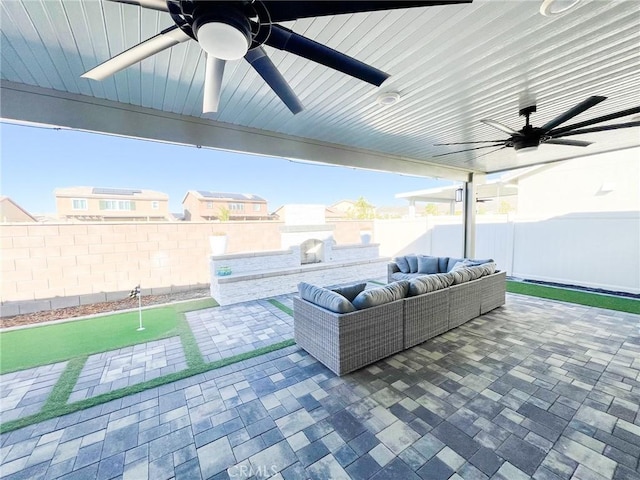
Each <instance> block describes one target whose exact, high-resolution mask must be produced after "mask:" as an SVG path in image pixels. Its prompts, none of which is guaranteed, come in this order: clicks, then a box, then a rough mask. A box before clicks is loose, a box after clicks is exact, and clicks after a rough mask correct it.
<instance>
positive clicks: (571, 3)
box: [540, 0, 580, 17]
mask: <svg viewBox="0 0 640 480" xmlns="http://www.w3.org/2000/svg"><path fill="white" fill-rule="evenodd" d="M578 3H580V0H543V2H542V5H540V13H541V14H542V15H544V16H545V17H555V16H558V15H564V14H565V13H567V12H568V11H569V10H571V9H572V8H573V7H575V6H576V5H578Z"/></svg>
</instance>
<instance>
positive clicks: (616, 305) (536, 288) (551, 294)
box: [507, 280, 640, 314]
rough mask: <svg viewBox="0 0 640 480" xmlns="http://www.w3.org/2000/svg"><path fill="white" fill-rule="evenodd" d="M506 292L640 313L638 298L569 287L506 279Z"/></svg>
mask: <svg viewBox="0 0 640 480" xmlns="http://www.w3.org/2000/svg"><path fill="white" fill-rule="evenodd" d="M507 292H510V293H520V294H523V295H530V296H532V297H540V298H548V299H550V300H560V301H562V302H569V303H577V304H580V305H587V306H590V307H599V308H607V309H609V310H617V311H620V312H628V313H636V314H640V300H636V299H633V298H628V297H620V296H615V295H603V294H600V293H593V292H585V291H582V290H572V289H569V288H559V287H550V286H547V285H538V284H535V283H526V282H515V281H511V280H507Z"/></svg>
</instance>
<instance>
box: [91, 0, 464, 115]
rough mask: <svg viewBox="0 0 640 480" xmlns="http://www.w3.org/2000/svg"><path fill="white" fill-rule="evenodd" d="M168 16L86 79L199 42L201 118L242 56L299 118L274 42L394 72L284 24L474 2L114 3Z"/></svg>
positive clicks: (357, 72) (340, 64) (361, 73)
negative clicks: (167, 23) (163, 25)
mask: <svg viewBox="0 0 640 480" xmlns="http://www.w3.org/2000/svg"><path fill="white" fill-rule="evenodd" d="M110 1H112V2H119V3H127V4H132V5H138V6H140V7H143V8H150V9H153V10H159V11H162V12H167V13H168V14H169V15H170V16H171V18H172V20H173V21H174V23H175V25H174V26H171V27H169V28H167V29H165V30H163V31H161V32H160V33H158V34H157V35H155V36H153V37H151V38H149V39H147V40H145V41H144V42H142V43H139V44H138V45H135V46H134V47H131V48H130V49H128V50H126V51H124V52H122V53H120V54H119V55H116V56H115V57H113V58H110V59H109V60H107V61H105V62H103V63H101V64H100V65H98V66H97V67H95V68H92V69H91V70H89V71H88V72H86V73H84V74H83V75H82V77H83V78H90V79H93V80H103V79H105V78H107V77H108V76H110V75H113V74H114V73H116V72H119V71H120V70H123V69H125V68H127V67H129V66H131V65H134V64H136V63H138V62H140V61H142V60H144V59H145V58H148V57H151V56H152V55H155V54H156V53H159V52H161V51H163V50H165V49H167V48H170V47H173V46H174V45H178V44H179V43H182V42H186V41H188V40H195V41H196V42H198V43H199V44H200V47H202V49H203V50H204V51H205V53H206V57H207V61H206V68H205V81H204V99H203V107H202V110H203V113H209V112H216V111H217V110H218V103H219V99H220V89H221V86H222V76H223V72H224V67H225V64H226V62H227V61H230V60H238V59H240V58H243V57H244V59H245V60H246V61H247V62H249V64H250V65H251V66H252V67H253V68H254V69H255V70H256V72H258V74H259V75H260V76H261V77H262V78H263V79H264V81H265V82H266V83H267V84H268V85H269V86H270V87H271V89H272V90H273V91H274V92H275V93H276V95H277V96H278V97H280V99H281V100H282V101H283V102H284V104H285V105H286V106H287V107H288V108H289V110H291V112H292V113H293V114H296V113H299V112H301V111H302V110H303V108H304V107H303V105H302V103H301V102H300V100H299V99H298V97H297V96H296V94H295V93H294V92H293V90H292V89H291V87H290V86H289V85H288V84H287V82H286V80H285V79H284V77H283V76H282V74H281V73H280V72H279V71H278V69H277V68H276V66H275V65H274V64H273V62H272V61H271V60H270V59H269V57H268V56H267V52H266V51H265V49H264V48H263V45H268V46H270V47H274V48H277V49H280V50H284V51H286V52H289V53H293V54H295V55H298V56H300V57H303V58H306V59H308V60H311V61H314V62H317V63H320V64H322V65H325V66H327V67H330V68H333V69H334V70H338V71H340V72H343V73H346V74H347V75H350V76H352V77H355V78H358V79H360V80H363V81H365V82H368V83H371V84H373V85H375V86H380V85H381V84H382V82H384V81H385V80H386V79H387V78H388V77H389V75H388V74H386V73H385V72H382V71H381V70H378V69H377V68H374V67H371V66H369V65H367V64H365V63H363V62H360V61H359V60H356V59H355V58H352V57H349V56H347V55H345V54H343V53H340V52H338V51H336V50H334V49H332V48H329V47H327V46H325V45H322V44H321V43H318V42H315V41H313V40H311V39H309V38H306V37H304V36H302V35H299V34H297V33H295V32H293V31H292V30H290V29H288V28H285V27H283V26H281V25H278V22H287V21H292V20H297V19H300V18H310V17H319V16H326V15H339V14H350V13H358V12H368V11H376V10H392V9H398V8H411V7H426V6H433V5H447V4H458V3H471V2H472V1H473V0H442V1H418V0H388V1H387V0H372V1H365V0H356V1H333V0H326V1H283V0H230V1H217V0H110Z"/></svg>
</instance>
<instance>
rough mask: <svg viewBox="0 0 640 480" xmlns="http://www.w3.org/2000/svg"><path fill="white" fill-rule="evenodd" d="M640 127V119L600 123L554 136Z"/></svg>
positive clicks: (561, 136) (554, 136)
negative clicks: (597, 125) (609, 123)
mask: <svg viewBox="0 0 640 480" xmlns="http://www.w3.org/2000/svg"><path fill="white" fill-rule="evenodd" d="M631 127H640V121H636V122H627V123H616V124H614V125H600V126H599V127H591V128H582V129H580V130H571V131H570V132H564V133H561V134H554V135H553V138H564V137H569V136H571V135H582V134H583V133H594V132H606V131H607V130H618V129H620V128H631Z"/></svg>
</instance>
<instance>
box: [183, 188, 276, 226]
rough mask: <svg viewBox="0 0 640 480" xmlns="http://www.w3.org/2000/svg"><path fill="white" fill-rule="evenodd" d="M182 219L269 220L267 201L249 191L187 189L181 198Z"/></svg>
mask: <svg viewBox="0 0 640 480" xmlns="http://www.w3.org/2000/svg"><path fill="white" fill-rule="evenodd" d="M182 208H183V209H184V219H185V220H186V221H191V222H202V221H212V220H270V219H271V215H269V212H268V211H267V201H266V200H265V199H264V198H262V197H259V196H257V195H252V194H250V193H223V192H207V191H204V190H189V191H188V192H187V194H186V195H185V196H184V199H183V200H182Z"/></svg>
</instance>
